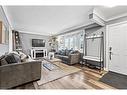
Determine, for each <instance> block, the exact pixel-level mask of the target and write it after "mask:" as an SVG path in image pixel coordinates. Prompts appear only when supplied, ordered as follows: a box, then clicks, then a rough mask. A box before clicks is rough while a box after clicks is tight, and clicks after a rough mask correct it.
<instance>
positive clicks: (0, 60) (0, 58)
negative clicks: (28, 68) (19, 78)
mask: <svg viewBox="0 0 127 95" xmlns="http://www.w3.org/2000/svg"><path fill="white" fill-rule="evenodd" d="M4 57H5V56H4V55H2V56H1V57H0V66H1V65H2V63H1V62H2V59H3V58H4Z"/></svg>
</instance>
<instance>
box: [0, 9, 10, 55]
mask: <svg viewBox="0 0 127 95" xmlns="http://www.w3.org/2000/svg"><path fill="white" fill-rule="evenodd" d="M0 21H2V22H3V24H4V25H5V26H6V27H8V26H9V25H8V23H7V20H6V18H5V14H4V13H3V11H2V8H1V7H0ZM8 51H9V45H8V43H6V44H0V56H1V55H3V54H5V53H6V52H8Z"/></svg>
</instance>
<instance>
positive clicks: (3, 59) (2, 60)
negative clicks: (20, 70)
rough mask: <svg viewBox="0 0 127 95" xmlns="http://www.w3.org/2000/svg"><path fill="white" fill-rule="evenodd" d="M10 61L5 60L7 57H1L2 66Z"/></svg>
mask: <svg viewBox="0 0 127 95" xmlns="http://www.w3.org/2000/svg"><path fill="white" fill-rule="evenodd" d="M7 64H8V62H7V61H6V60H5V57H4V58H2V59H1V66H2V65H7Z"/></svg>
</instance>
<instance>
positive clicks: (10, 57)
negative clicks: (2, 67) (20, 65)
mask: <svg viewBox="0 0 127 95" xmlns="http://www.w3.org/2000/svg"><path fill="white" fill-rule="evenodd" d="M5 60H6V61H7V63H8V64H12V63H17V61H16V60H15V57H14V55H13V54H12V53H10V54H8V55H7V56H6V57H5Z"/></svg>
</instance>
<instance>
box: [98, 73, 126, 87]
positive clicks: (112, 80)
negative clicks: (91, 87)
mask: <svg viewBox="0 0 127 95" xmlns="http://www.w3.org/2000/svg"><path fill="white" fill-rule="evenodd" d="M100 81H101V82H103V83H106V84H108V85H110V86H112V87H115V88H118V89H127V75H122V74H119V73H115V72H111V71H109V72H108V73H106V74H105V75H104V76H103V77H102V78H101V79H100Z"/></svg>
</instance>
